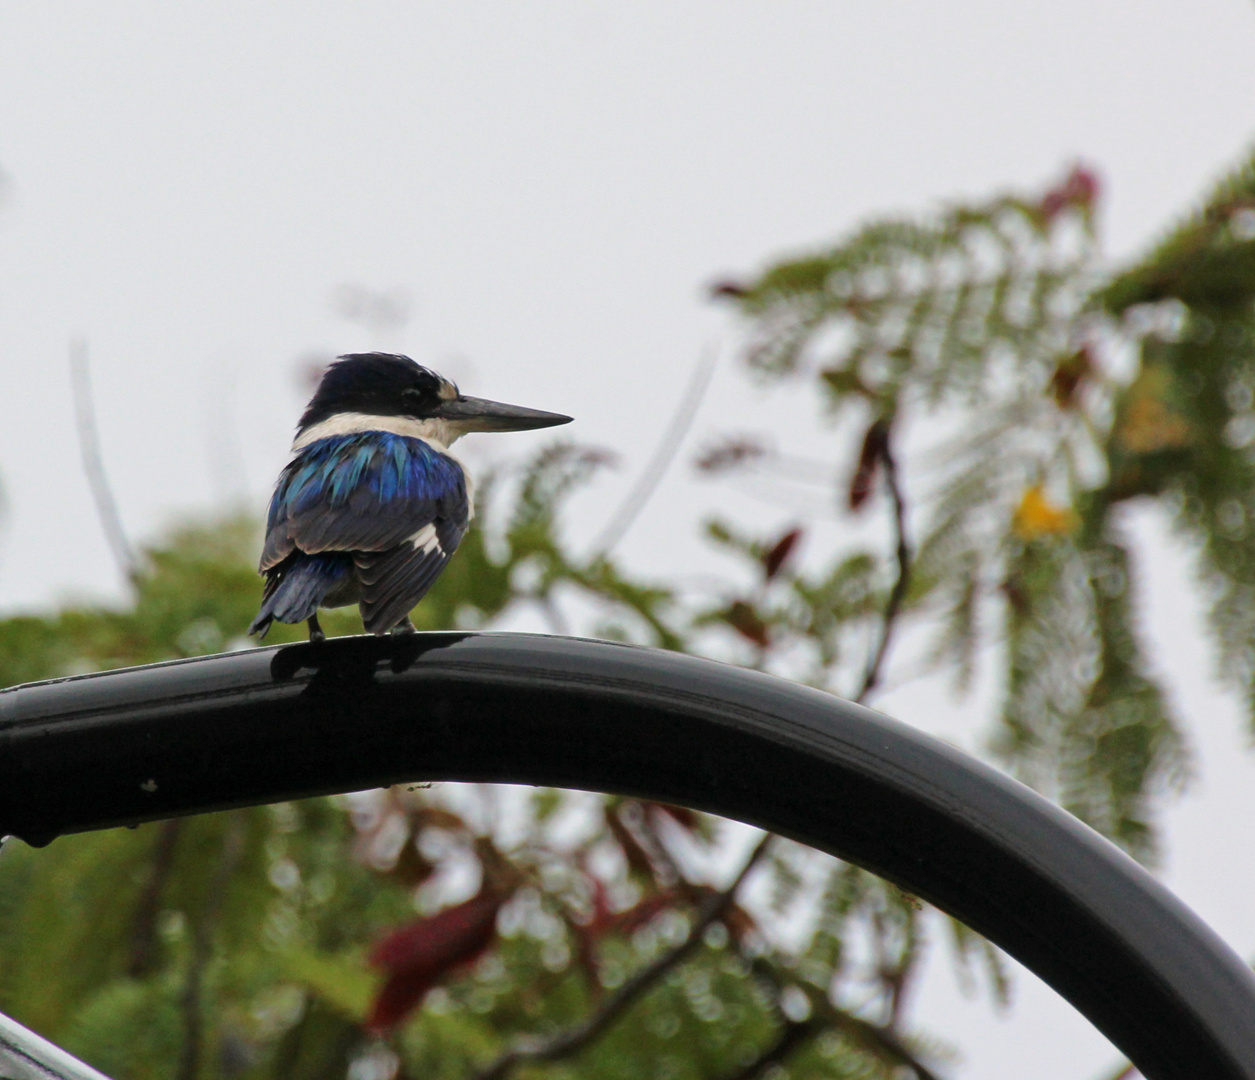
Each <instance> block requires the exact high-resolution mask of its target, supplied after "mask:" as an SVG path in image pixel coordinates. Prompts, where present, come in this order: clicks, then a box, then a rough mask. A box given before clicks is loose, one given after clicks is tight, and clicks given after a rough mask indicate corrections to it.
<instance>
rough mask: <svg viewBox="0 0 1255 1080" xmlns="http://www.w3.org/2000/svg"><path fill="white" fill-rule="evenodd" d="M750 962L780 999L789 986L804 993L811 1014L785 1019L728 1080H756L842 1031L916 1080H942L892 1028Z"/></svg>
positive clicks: (764, 962) (758, 959)
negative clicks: (816, 1039)
mask: <svg viewBox="0 0 1255 1080" xmlns="http://www.w3.org/2000/svg"><path fill="white" fill-rule="evenodd" d="M750 963H751V965H752V967H753V971H754V974H755V975H756V976H757V977H758V978H760V979H763V980H765V981H766V982H767V983H768V984H770V986H771V988H772V989H774V990H775V992H776V995H777V997H778V996H779V994H780V993H781V991H782V990H783V989H784V988H785V987H786V986H789V987H793V988H794V989H797V990H800V991H801V992H802V993H803V994H805V995H806V998H807V1000H808V1001H809V1002H810V1008H811V1015H810V1016H809V1017H807V1018H806V1019H805V1020H789V1019H788V1018H782V1019H783V1023H782V1026H781V1032H780V1034H779V1036H778V1037H777V1038H776V1040H775V1041H774V1042H773V1043H772V1044H771V1045H770V1046H768V1047H767V1048H766V1049H765V1050H764V1051H763V1052H762V1053H761V1054H760V1055H759V1056H758V1057H757V1058H756V1059H755V1060H754V1061H752V1062H750V1063H749V1064H748V1065H746V1066H744V1067H743V1068H742V1069H741V1070H740V1071H739V1072H737V1073H736V1074H735V1076H733V1077H729V1078H728V1080H757V1078H758V1077H760V1076H762V1075H763V1073H764V1072H766V1070H767V1069H768V1068H769V1067H770V1066H772V1065H778V1064H781V1063H782V1062H783V1061H784V1060H785V1058H787V1057H788V1055H789V1054H791V1053H792V1052H793V1051H794V1050H796V1049H797V1048H798V1047H800V1046H801V1045H802V1044H803V1043H805V1042H806V1041H808V1040H809V1039H810V1038H812V1037H813V1036H815V1035H819V1034H822V1033H823V1032H824V1031H837V1032H840V1033H841V1034H842V1035H843V1036H845V1038H846V1039H847V1040H849V1041H851V1042H856V1043H859V1044H861V1045H862V1046H863V1047H865V1048H866V1049H867V1050H869V1051H870V1052H871V1053H872V1054H874V1055H875V1056H876V1057H877V1058H879V1059H880V1060H881V1061H882V1062H884V1063H886V1064H888V1065H892V1066H905V1067H906V1068H908V1069H910V1070H911V1071H912V1072H914V1073H915V1076H916V1080H940V1078H939V1077H938V1076H937V1074H936V1073H934V1072H933V1071H932V1070H931V1069H930V1068H928V1066H927V1065H925V1064H924V1063H923V1062H922V1061H920V1060H919V1059H918V1058H917V1057H916V1056H915V1055H914V1053H912V1052H911V1050H910V1049H909V1048H908V1047H907V1046H906V1045H905V1044H904V1043H903V1042H902V1040H901V1038H900V1037H899V1036H898V1034H897V1032H896V1031H895V1030H894V1028H893V1026H892V1025H879V1024H873V1023H871V1022H870V1021H868V1020H863V1019H862V1018H861V1017H858V1016H855V1015H854V1014H853V1013H850V1012H847V1011H846V1010H844V1009H841V1008H838V1007H837V1006H836V1005H834V1004H833V1003H832V1002H831V1000H829V998H828V996H827V994H825V993H824V992H823V991H822V990H820V989H819V988H818V987H816V986H812V985H810V984H808V983H804V982H800V981H798V980H796V979H789V978H787V977H786V978H781V972H780V970H779V969H778V968H777V967H776V966H775V965H774V964H771V963H770V962H769V961H767V960H765V959H764V958H762V957H755V958H753V959H752V960H751V961H750Z"/></svg>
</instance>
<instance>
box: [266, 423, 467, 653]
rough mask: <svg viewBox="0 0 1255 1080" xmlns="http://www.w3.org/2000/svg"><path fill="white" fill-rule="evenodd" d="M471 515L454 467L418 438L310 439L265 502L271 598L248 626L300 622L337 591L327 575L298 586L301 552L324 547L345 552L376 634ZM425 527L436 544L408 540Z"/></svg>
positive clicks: (441, 560) (434, 569) (429, 579)
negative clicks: (289, 600) (271, 622)
mask: <svg viewBox="0 0 1255 1080" xmlns="http://www.w3.org/2000/svg"><path fill="white" fill-rule="evenodd" d="M469 519H470V507H469V505H468V501H467V492H466V477H465V476H464V474H463V472H462V467H461V466H460V465H459V464H458V463H457V461H455V460H454V459H453V458H452V457H449V456H448V455H447V454H442V453H440V452H439V451H438V450H436V449H435V448H434V447H432V446H430V445H429V444H428V443H426V442H424V441H423V440H422V439H413V438H408V437H406V436H404V435H395V434H392V433H390V432H383V431H367V432H359V433H356V434H352V435H341V436H334V437H331V438H327V439H320V440H318V441H317V442H314V443H311V444H310V445H309V446H307V447H305V448H304V449H303V450H302V451H301V452H300V453H298V454H297V455H296V457H295V458H293V459H292V461H291V462H289V463H288V466H287V467H286V468H285V469H284V470H283V472H282V474H281V475H280V477H279V482H278V484H277V485H276V486H275V492H274V496H273V498H272V499H271V501H270V510H269V513H268V514H267V516H266V542H265V546H264V548H263V551H262V559H261V570H262V572H263V573H265V574H266V575H267V578H268V585H267V593H266V596H267V598H268V600H270V598H271V597H273V600H272V601H271V602H270V603H269V607H265V608H264V609H263V612H262V613H261V614H259V615H258V620H257V621H256V622H255V623H254V626H255V627H258V628H261V625H262V623H263V622H265V623H267V624H268V623H269V621H270V618H277V619H279V620H280V621H281V622H290V621H292V622H294V621H299V619H298V616H299V618H307V617H308V614H306V613H305V612H306V609H309V610H310V611H313V610H316V609H317V607H318V606H319V605H320V604H321V603H322V601H323V600H324V599H325V598H327V597H328V596H330V595H331V593H332V592H334V591H336V590H339V589H340V585H339V579H338V578H337V579H336V580H335V581H332V579H331V577H330V576H328V575H322V574H319V575H317V577H318V580H317V582H315V581H314V578H313V577H310V579H309V582H308V583H305V577H306V576H308V574H306V573H305V571H306V570H308V568H307V567H305V563H306V562H308V561H309V557H311V556H321V555H323V554H324V553H326V554H338V555H343V556H347V557H351V563H350V564H349V565H350V566H351V567H352V573H353V575H354V577H355V578H356V581H357V583H358V585H359V586H360V588H359V589H357V590H355V592H356V595H358V597H359V599H360V605H361V612H362V618H363V621H364V622H365V624H366V629H367V630H370V631H373V632H375V633H384V632H386V631H387V630H390V629H391V628H392V627H394V626H396V625H397V624H398V623H400V622H401V621H402V620H403V619H404V618H405V616H406V614H407V613H408V612H409V610H410V609H411V608H412V607H413V606H414V605H415V604H417V603H418V601H419V600H420V599H422V596H423V594H424V593H425V592H426V591H427V590H428V589H429V588H430V587H431V585H432V583H433V582H434V581H435V580H436V578H437V577H438V576H439V575H440V571H441V570H443V569H444V566H445V563H447V562H448V560H449V556H450V555H452V554H453V552H454V550H455V549H456V548H457V546H458V544H459V543H460V542H461V540H462V536H463V535H464V534H465V532H466V526H467V522H468V521H469ZM429 525H430V526H431V529H432V531H431V532H429V533H426V534H424V537H423V540H424V541H433V540H434V542H420V543H417V544H415V543H412V542H411V540H412V539H413V538H414V537H415V535H416V534H418V533H420V532H421V531H422V530H424V529H425V528H426V527H427V526H429ZM338 565H342V564H340V563H339V562H337V566H338ZM324 577H325V578H326V581H325V583H324V581H323V578H324ZM289 578H291V579H292V580H291V581H289V580H288V579H289ZM324 584H325V585H326V587H325V588H324V587H323V585H324ZM298 585H299V589H298ZM307 585H308V587H306V586H307ZM315 585H317V588H315ZM297 592H300V596H299V597H297V595H296V594H297ZM289 593H291V594H292V602H290V603H289V602H288V594H289ZM315 593H317V595H315ZM337 595H338V594H337ZM298 600H299V602H297V601H298ZM340 602H344V601H343V600H341V601H340Z"/></svg>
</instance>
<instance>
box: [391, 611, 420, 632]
mask: <svg viewBox="0 0 1255 1080" xmlns="http://www.w3.org/2000/svg"><path fill="white" fill-rule="evenodd" d="M415 632H416V630H415V627H414V624H413V623H412V622H410V617H409V616H408V615H407V616H406V617H405V618H404V619H402V620H401V621H400V622H399V623H397V624H396V626H394V627H393V628H392V633H393V634H397V635H399V634H413V633H415Z"/></svg>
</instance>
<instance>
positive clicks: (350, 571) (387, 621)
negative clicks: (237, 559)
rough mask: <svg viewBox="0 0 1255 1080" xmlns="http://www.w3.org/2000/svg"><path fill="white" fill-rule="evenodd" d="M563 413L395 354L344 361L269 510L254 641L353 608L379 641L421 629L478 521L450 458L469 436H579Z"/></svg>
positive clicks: (311, 416) (302, 433)
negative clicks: (428, 598)
mask: <svg viewBox="0 0 1255 1080" xmlns="http://www.w3.org/2000/svg"><path fill="white" fill-rule="evenodd" d="M570 421H571V418H570V417H569V416H563V415H561V414H560V413H551V412H541V411H539V410H538V409H524V408H520V407H518V406H516V405H503V404H501V403H500V402H496V401H485V400H484V399H482V398H473V397H467V396H466V395H465V394H462V393H460V392H459V391H458V388H457V387H456V386H455V385H454V384H453V383H452V382H450V381H449V380H448V379H446V378H444V377H442V376H440V375H437V374H436V373H435V372H434V371H430V370H429V369H427V368H425V367H423V366H422V365H421V364H416V363H415V362H414V361H413V360H411V359H410V358H409V357H408V356H397V355H394V354H391V353H352V354H350V355H348V356H342V357H340V359H339V360H338V361H336V362H335V363H334V364H332V365H331V366H330V367H329V368H328V369H327V371H326V372H325V373H324V374H323V377H322V381H321V382H320V383H319V384H318V390H317V391H316V392H315V394H314V397H313V399H312V400H311V401H310V403H309V406H308V407H307V408H306V409H305V413H304V415H303V416H302V417H301V421H300V424H299V425H298V427H297V432H296V440H295V441H294V442H293V443H292V453H293V456H292V460H291V461H289V462H288V464H287V466H286V467H285V468H284V470H283V472H282V473H280V474H279V481H278V483H277V484H276V485H275V493H274V496H273V498H271V500H270V512H269V515H268V516H267V519H266V541H265V546H264V548H263V550H262V556H261V566H260V568H259V569H260V572H261V573H262V574H264V575H265V577H266V584H265V587H264V589H263V592H262V604H261V610H260V611H259V612H258V613H257V618H255V619H254V620H253V624H252V625H251V626H250V627H249V628H248V632H249V633H250V634H261V636H262V637H265V635H266V631H267V630H268V629H269V628H270V624H271V623H272V622H273V621H274V620H276V619H278V620H279V622H285V623H299V622H308V623H309V636H310V640H311V641H321V640H322V639H323V636H324V635H323V632H322V629H321V627H319V625H318V609H319V608H320V607H342V606H344V605H345V604H352V603H355V602H356V603H357V604H358V605H359V607H360V610H361V613H362V621H363V623H365V625H366V629H367V630H368V631H370V632H371V633H375V634H385V633H387V632H388V631H390V630H405V629H409V630H412V629H413V624H412V623H411V622H410V620H409V613H410V611H411V610H412V609H413V607H414V605H415V604H417V603H418V602H419V600H421V599H422V598H423V594H424V593H426V592H427V590H428V589H429V588H431V586H432V583H433V582H434V581H435V580H436V578H437V577H439V575H440V571H441V570H443V569H444V566H445V563H447V562H448V561H449V557H450V556H451V555H452V554H453V552H454V551H455V550H456V549H457V546H458V544H459V543H460V542H461V540H462V537H463V535H464V534H465V533H466V528H467V526H468V525H469V524H470V520H471V509H472V508H471V494H470V482H469V479H468V477H467V475H466V473H465V471H464V470H463V468H462V465H461V463H460V462H459V461H458V460H457V459H456V458H455V457H453V456H452V455H451V454H450V453H449V447H450V445H452V443H453V442H454V441H455V440H456V439H458V438H460V437H461V436H462V435H465V434H466V433H467V432H469V431H526V430H529V429H531V428H544V427H553V426H554V425H556V424H567V423H570Z"/></svg>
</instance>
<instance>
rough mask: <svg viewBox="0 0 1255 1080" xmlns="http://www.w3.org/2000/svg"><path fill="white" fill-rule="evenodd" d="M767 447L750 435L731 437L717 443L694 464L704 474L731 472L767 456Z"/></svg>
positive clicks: (698, 457) (703, 452) (700, 455)
mask: <svg viewBox="0 0 1255 1080" xmlns="http://www.w3.org/2000/svg"><path fill="white" fill-rule="evenodd" d="M767 453H768V451H767V447H765V446H764V445H763V444H762V443H761V442H759V441H758V440H757V439H755V438H754V437H753V436H749V435H738V436H731V437H729V438H726V439H724V440H723V441H721V442H718V443H715V444H713V445H711V446H709V447H707V448H706V449H705V450H703V451H702V452H701V453H700V454H699V455H698V456H697V460H696V461H695V462H694V464H695V465H696V466H697V468H698V469H700V470H701V471H702V472H706V473H722V472H731V471H732V470H733V469H739V468H741V467H742V466H744V465H746V464H749V463H751V462H754V461H761V460H762V459H763V458H765V457H766V456H767Z"/></svg>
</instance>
